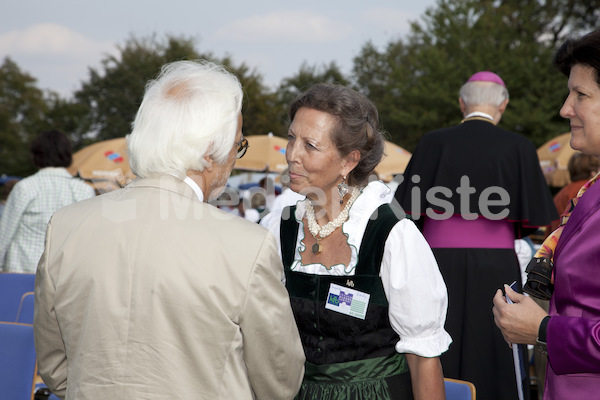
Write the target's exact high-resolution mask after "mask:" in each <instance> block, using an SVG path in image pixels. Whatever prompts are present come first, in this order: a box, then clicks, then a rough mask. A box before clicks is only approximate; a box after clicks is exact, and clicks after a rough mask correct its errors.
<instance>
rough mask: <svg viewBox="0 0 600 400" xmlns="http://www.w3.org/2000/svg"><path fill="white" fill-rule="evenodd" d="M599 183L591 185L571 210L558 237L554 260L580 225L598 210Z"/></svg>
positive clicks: (599, 197)
mask: <svg viewBox="0 0 600 400" xmlns="http://www.w3.org/2000/svg"><path fill="white" fill-rule="evenodd" d="M599 183H600V182H596V183H595V184H593V185H592V186H591V187H590V188H589V189H588V190H586V192H585V193H584V194H583V196H581V198H580V199H579V201H578V202H577V205H576V206H575V208H574V209H573V212H572V213H571V216H570V217H569V220H568V221H567V223H566V225H565V227H564V230H563V232H562V233H561V235H560V239H559V240H558V244H557V246H556V251H555V254H554V258H555V259H556V258H557V257H558V255H559V254H560V252H561V251H562V249H563V248H564V247H565V245H566V244H567V243H568V242H569V241H570V240H571V239H572V238H573V236H574V235H575V234H576V233H577V232H579V230H580V229H581V225H582V224H583V223H584V222H585V221H587V220H588V219H589V218H590V217H591V216H592V215H593V214H594V213H595V212H596V211H598V209H599V208H600V184H599Z"/></svg>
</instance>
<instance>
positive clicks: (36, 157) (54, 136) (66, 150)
mask: <svg viewBox="0 0 600 400" xmlns="http://www.w3.org/2000/svg"><path fill="white" fill-rule="evenodd" d="M29 149H30V150H31V154H32V155H33V163H34V164H35V166H36V167H38V168H45V167H65V168H66V167H68V166H69V165H71V161H72V156H73V154H72V150H71V142H70V141H69V138H67V136H66V135H65V134H64V133H62V132H61V131H58V130H51V131H45V132H42V133H40V134H39V135H38V136H37V137H36V138H35V139H33V142H31V146H30V147H29Z"/></svg>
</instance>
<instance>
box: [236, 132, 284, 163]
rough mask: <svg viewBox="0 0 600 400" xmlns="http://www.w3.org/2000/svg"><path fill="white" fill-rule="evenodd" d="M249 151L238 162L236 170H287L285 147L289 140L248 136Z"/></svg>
mask: <svg viewBox="0 0 600 400" xmlns="http://www.w3.org/2000/svg"><path fill="white" fill-rule="evenodd" d="M246 139H248V145H249V147H248V151H247V152H246V154H245V155H244V157H242V158H240V159H238V160H236V162H235V167H234V168H235V169H238V170H242V171H260V172H282V171H283V170H284V169H286V168H287V161H286V160H285V147H286V146H287V139H284V138H282V137H279V136H274V135H273V134H272V133H269V134H268V135H252V136H246Z"/></svg>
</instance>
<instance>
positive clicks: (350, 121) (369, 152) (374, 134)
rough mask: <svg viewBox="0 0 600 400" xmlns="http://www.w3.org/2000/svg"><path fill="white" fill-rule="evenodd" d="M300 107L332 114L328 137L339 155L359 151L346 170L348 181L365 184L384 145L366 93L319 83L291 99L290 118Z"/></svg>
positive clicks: (336, 85) (375, 109)
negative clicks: (356, 158)
mask: <svg viewBox="0 0 600 400" xmlns="http://www.w3.org/2000/svg"><path fill="white" fill-rule="evenodd" d="M302 107H305V108H310V109H313V110H317V111H322V112H326V113H327V114H330V115H333V116H334V117H335V119H336V120H337V124H336V126H335V127H334V128H333V130H332V132H331V139H332V141H333V143H334V144H335V147H336V148H337V150H338V153H339V154H340V156H342V157H345V156H347V155H348V154H350V152H352V151H353V150H358V151H359V152H360V161H359V163H358V165H357V166H356V167H355V168H354V169H353V170H352V172H350V173H349V174H348V184H349V185H354V186H356V185H364V184H366V182H367V180H368V178H369V175H370V174H371V173H372V172H373V170H374V169H375V167H376V166H377V164H379V162H380V161H381V157H382V156H383V149H384V145H385V141H384V138H383V132H382V131H380V130H379V113H378V112H377V108H375V105H374V104H373V103H372V102H371V101H370V100H369V99H368V98H367V97H366V96H364V95H362V94H361V93H359V92H357V91H356V90H353V89H350V88H348V87H346V86H342V85H338V84H331V83H318V84H316V85H313V86H311V87H310V88H309V89H308V90H306V91H305V92H303V93H301V94H300V95H299V96H298V97H297V98H296V100H294V101H293V102H292V104H291V105H290V112H289V116H290V122H291V121H293V120H294V116H295V115H296V112H297V111H298V110H299V109H300V108H302Z"/></svg>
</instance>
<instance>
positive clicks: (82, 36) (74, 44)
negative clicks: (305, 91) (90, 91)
mask: <svg viewBox="0 0 600 400" xmlns="http://www.w3.org/2000/svg"><path fill="white" fill-rule="evenodd" d="M435 4H436V0H366V1H356V0H344V1H341V0H320V1H315V0H304V1H301V2H299V1H295V2H291V1H284V0H255V1H252V2H250V1H238V2H234V1H230V0H217V1H212V2H206V1H202V0H195V1H194V0H167V1H164V0H163V1H155V0H103V1H101V2H100V1H97V0H53V1H49V0H14V1H5V2H4V4H3V5H2V6H0V58H1V60H0V63H2V62H3V61H4V58H5V57H7V56H8V57H10V58H11V59H12V60H13V61H14V62H16V63H17V65H18V66H19V68H20V69H21V70H22V71H24V72H26V73H28V74H30V75H32V76H33V77H34V78H36V79H37V80H38V83H37V84H38V87H39V88H41V89H49V90H53V91H56V92H58V93H59V94H61V95H62V96H64V97H70V96H71V95H72V93H73V92H74V91H76V90H78V89H79V88H80V87H81V82H83V81H87V80H88V78H89V68H94V69H97V70H100V71H102V69H101V60H102V59H103V58H105V57H106V56H107V55H108V54H112V55H118V54H119V52H118V49H117V46H119V45H123V44H124V43H125V42H126V40H127V39H128V38H130V37H132V36H134V37H136V38H146V37H150V36H151V35H156V36H157V38H158V39H159V40H162V39H164V38H165V37H166V35H173V36H177V37H182V36H183V37H185V38H194V39H195V40H196V48H197V50H198V51H199V52H211V53H213V54H214V55H215V56H217V57H224V56H226V55H229V56H231V58H232V60H233V62H234V65H239V64H241V63H246V65H248V66H249V67H251V68H256V70H257V71H258V72H259V73H260V74H261V75H263V77H264V83H265V84H267V85H269V86H275V85H277V84H279V82H280V81H281V79H283V78H286V77H291V76H293V75H295V74H296V73H297V72H298V70H299V68H300V66H301V65H302V63H303V62H306V63H307V64H308V65H311V66H312V65H316V66H321V65H326V64H329V63H330V62H332V61H335V62H336V63H337V65H338V66H339V67H340V68H341V69H342V72H344V73H349V72H350V70H351V67H352V59H353V58H354V57H355V56H357V55H358V53H359V52H360V50H361V48H362V47H363V45H364V44H365V43H367V42H368V41H371V42H372V43H373V44H375V45H376V46H378V47H379V48H381V49H383V48H384V47H385V45H386V44H387V43H389V42H390V41H392V40H397V39H399V38H403V37H404V36H405V35H406V34H407V33H408V32H409V21H421V17H422V15H423V13H424V12H425V10H426V9H427V8H429V7H433V6H435Z"/></svg>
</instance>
